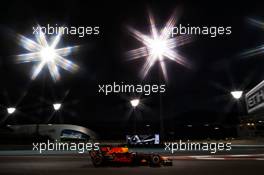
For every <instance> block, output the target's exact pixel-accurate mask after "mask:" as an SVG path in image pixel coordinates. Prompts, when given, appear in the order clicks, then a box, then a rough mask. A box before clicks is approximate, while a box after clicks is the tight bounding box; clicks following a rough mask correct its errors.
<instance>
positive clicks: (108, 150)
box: [90, 146, 172, 167]
mask: <svg viewBox="0 0 264 175" xmlns="http://www.w3.org/2000/svg"><path fill="white" fill-rule="evenodd" d="M90 156H91V159H92V162H93V165H94V166H95V167H99V166H104V165H113V164H115V165H134V166H137V165H149V166H153V167H158V166H161V165H163V166H172V160H171V159H169V158H167V157H163V156H161V155H159V154H145V153H136V152H129V151H128V148H127V147H119V146H116V147H113V146H104V147H100V149H99V150H97V151H95V150H93V151H90Z"/></svg>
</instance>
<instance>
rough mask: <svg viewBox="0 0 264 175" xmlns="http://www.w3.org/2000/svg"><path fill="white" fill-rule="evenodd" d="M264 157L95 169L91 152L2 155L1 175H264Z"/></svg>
mask: <svg viewBox="0 0 264 175" xmlns="http://www.w3.org/2000/svg"><path fill="white" fill-rule="evenodd" d="M263 172H264V158H257V159H255V158H254V159H253V158H240V157H237V158H235V159H213V158H212V159H210V157H207V159H204V160H203V159H184V157H179V158H178V159H175V160H174V161H173V166H171V167H156V168H154V167H148V166H137V167H131V166H114V167H112V166H111V167H110V166H108V167H101V168H95V167H94V166H93V165H92V162H91V160H90V158H89V157H88V156H87V155H32V156H0V175H7V174H16V175H18V174H19V175H21V174H23V175H68V174H73V175H130V174H131V175H141V174H142V175H149V174H155V175H167V174H168V175H170V174H171V175H189V174H190V175H200V174H201V175H214V174H216V175H218V174H219V175H220V174H221V175H255V174H260V175H263Z"/></svg>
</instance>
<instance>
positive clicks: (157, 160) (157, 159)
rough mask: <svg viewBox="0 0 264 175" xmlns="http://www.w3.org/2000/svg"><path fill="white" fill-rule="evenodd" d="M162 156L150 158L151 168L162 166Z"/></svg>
mask: <svg viewBox="0 0 264 175" xmlns="http://www.w3.org/2000/svg"><path fill="white" fill-rule="evenodd" d="M160 162H161V160H160V156H159V155H155V154H154V155H151V157H150V166H160Z"/></svg>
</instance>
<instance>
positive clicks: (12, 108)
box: [6, 107, 16, 115]
mask: <svg viewBox="0 0 264 175" xmlns="http://www.w3.org/2000/svg"><path fill="white" fill-rule="evenodd" d="M6 110H7V113H8V114H10V115H11V114H13V113H14V112H15V111H16V108H15V107H8V108H7V109H6Z"/></svg>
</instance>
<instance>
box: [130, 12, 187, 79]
mask: <svg viewBox="0 0 264 175" xmlns="http://www.w3.org/2000/svg"><path fill="white" fill-rule="evenodd" d="M149 21H150V28H151V35H150V36H148V35H145V34H143V33H141V32H139V31H137V30H135V29H134V28H131V27H129V28H128V29H129V31H130V32H131V34H132V36H133V37H135V38H136V39H137V40H138V41H140V42H141V43H143V44H144V46H143V47H141V48H138V49H134V50H131V51H129V52H128V56H129V57H130V58H131V59H138V58H142V57H146V62H145V64H144V66H143V69H142V70H141V74H142V76H143V78H145V77H146V75H147V74H148V72H149V71H150V69H151V67H152V66H153V65H154V64H155V63H156V62H159V64H160V66H161V70H162V73H163V76H164V78H165V80H166V81H167V79H168V78H167V71H166V65H165V59H169V60H172V61H175V62H177V63H178V64H181V65H183V66H186V67H190V64H189V63H188V62H187V60H186V59H185V58H184V57H183V56H181V55H180V54H179V53H178V52H177V50H176V49H175V48H177V47H180V46H183V45H185V44H187V43H189V42H190V41H191V40H190V36H184V35H183V36H176V37H173V38H171V32H170V31H171V29H172V28H173V27H174V26H175V24H176V18H175V13H173V15H172V16H171V18H170V19H169V20H168V22H167V23H166V25H165V26H164V28H162V29H161V30H160V31H158V29H157V27H156V24H155V21H154V17H153V15H152V14H151V13H150V12H149Z"/></svg>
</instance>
